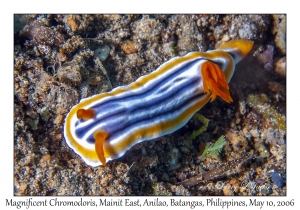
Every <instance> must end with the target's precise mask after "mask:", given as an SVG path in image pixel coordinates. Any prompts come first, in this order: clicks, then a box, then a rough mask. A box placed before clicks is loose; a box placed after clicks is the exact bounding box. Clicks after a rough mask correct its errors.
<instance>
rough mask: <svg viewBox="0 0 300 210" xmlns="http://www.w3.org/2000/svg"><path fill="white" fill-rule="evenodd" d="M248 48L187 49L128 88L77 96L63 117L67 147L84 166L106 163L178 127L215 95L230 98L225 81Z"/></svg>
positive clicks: (238, 44) (243, 43)
mask: <svg viewBox="0 0 300 210" xmlns="http://www.w3.org/2000/svg"><path fill="white" fill-rule="evenodd" d="M252 46H253V42H252V41H249V40H233V41H229V42H227V43H225V44H224V45H222V46H221V47H219V48H218V49H216V50H212V51H208V52H191V53H189V54H187V55H185V56H183V57H175V58H172V59H171V60H169V61H167V62H166V63H164V64H162V65H161V66H160V67H159V68H158V69H157V70H155V71H153V72H152V73H150V74H148V75H145V76H142V77H140V78H139V79H138V80H137V81H135V82H133V83H131V84H129V85H128V86H121V87H117V88H115V89H113V90H112V91H111V92H108V93H101V94H99V95H95V96H92V97H89V98H86V99H82V100H81V101H80V103H79V104H77V105H75V106H74V107H73V108H72V109H71V110H70V112H69V113H68V115H67V117H66V119H65V124H64V137H65V139H66V141H67V143H68V145H69V146H70V147H71V148H72V149H73V150H74V151H75V152H76V153H77V154H79V155H80V156H81V157H82V158H83V159H84V161H85V162H86V163H87V164H89V165H91V166H98V165H105V164H106V162H107V161H109V160H111V159H115V158H118V157H121V156H123V155H124V154H125V152H126V151H127V150H128V149H130V148H131V147H132V146H133V145H135V144H137V143H139V142H143V141H148V140H151V139H155V138H158V137H161V136H164V135H166V134H170V133H172V132H174V131H176V130H178V129H179V128H181V127H182V126H184V125H185V124H186V123H187V122H188V120H189V119H190V118H191V117H192V116H193V115H194V113H195V112H197V111H198V110H199V109H201V107H203V106H204V105H205V104H206V103H207V102H208V101H209V100H210V101H213V100H214V99H215V98H216V96H220V97H221V98H222V99H223V100H224V101H226V102H228V103H229V102H232V98H231V96H230V94H229V86H228V82H229V81H230V79H231V77H232V75H233V73H234V70H235V65H236V64H237V63H238V62H239V61H241V60H242V59H243V58H244V57H245V56H246V55H247V54H248V53H249V51H250V50H251V49H252Z"/></svg>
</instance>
